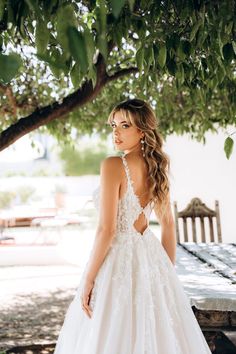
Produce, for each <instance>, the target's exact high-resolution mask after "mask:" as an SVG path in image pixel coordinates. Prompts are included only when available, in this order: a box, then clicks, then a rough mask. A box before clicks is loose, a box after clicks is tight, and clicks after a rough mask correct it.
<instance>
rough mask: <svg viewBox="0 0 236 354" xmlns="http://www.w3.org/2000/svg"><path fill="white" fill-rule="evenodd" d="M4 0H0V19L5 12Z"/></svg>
mask: <svg viewBox="0 0 236 354" xmlns="http://www.w3.org/2000/svg"><path fill="white" fill-rule="evenodd" d="M5 5H6V0H0V21H1V20H2V19H3V16H4V12H5Z"/></svg>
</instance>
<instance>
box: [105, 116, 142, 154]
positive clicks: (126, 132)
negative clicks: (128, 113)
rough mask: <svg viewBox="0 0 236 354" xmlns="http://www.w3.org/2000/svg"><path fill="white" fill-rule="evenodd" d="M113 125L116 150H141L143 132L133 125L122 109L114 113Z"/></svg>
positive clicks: (126, 151)
mask: <svg viewBox="0 0 236 354" xmlns="http://www.w3.org/2000/svg"><path fill="white" fill-rule="evenodd" d="M111 127H112V133H113V134H112V135H113V142H114V145H115V148H116V150H120V151H124V152H125V153H128V152H130V151H133V150H138V151H139V150H140V151H141V144H140V140H141V138H142V136H143V133H142V132H141V131H140V130H139V129H138V128H137V127H135V126H133V125H131V123H129V122H128V121H127V119H126V118H125V117H123V115H122V113H121V112H120V111H118V112H116V113H115V114H114V116H113V120H112V121H111Z"/></svg>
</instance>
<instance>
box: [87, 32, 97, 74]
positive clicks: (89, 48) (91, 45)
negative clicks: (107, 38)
mask: <svg viewBox="0 0 236 354" xmlns="http://www.w3.org/2000/svg"><path fill="white" fill-rule="evenodd" d="M84 40H85V45H86V52H87V58H88V63H89V68H91V67H92V66H93V56H94V53H95V43H94V40H93V35H92V33H91V32H90V31H89V29H88V28H86V29H85V30H84Z"/></svg>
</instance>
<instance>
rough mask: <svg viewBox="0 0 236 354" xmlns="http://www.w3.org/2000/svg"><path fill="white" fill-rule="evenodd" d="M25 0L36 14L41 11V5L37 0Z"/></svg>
mask: <svg viewBox="0 0 236 354" xmlns="http://www.w3.org/2000/svg"><path fill="white" fill-rule="evenodd" d="M25 2H26V3H27V5H28V6H29V8H30V10H31V11H34V12H35V13H36V14H38V13H39V7H38V4H37V1H36V0H25Z"/></svg>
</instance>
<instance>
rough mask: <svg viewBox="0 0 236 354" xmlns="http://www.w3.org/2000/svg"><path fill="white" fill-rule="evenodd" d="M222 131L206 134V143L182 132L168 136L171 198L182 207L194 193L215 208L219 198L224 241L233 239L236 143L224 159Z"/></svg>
mask: <svg viewBox="0 0 236 354" xmlns="http://www.w3.org/2000/svg"><path fill="white" fill-rule="evenodd" d="M225 137H226V136H225V134H223V133H222V132H219V133H218V134H211V133H209V134H207V135H206V145H203V144H202V143H198V142H196V141H193V140H191V139H190V137H188V136H187V135H185V136H176V135H172V136H170V137H168V138H167V140H166V143H165V151H166V152H167V153H168V155H169V157H170V159H171V199H172V201H174V200H177V202H178V210H182V209H183V208H184V207H185V206H186V205H187V204H188V202H189V201H190V200H191V198H193V197H199V198H200V199H202V201H203V202H204V203H205V204H206V205H207V206H208V207H210V208H212V209H214V203H215V199H218V200H219V206H220V215H221V227H222V238H223V242H236V146H235V147H234V151H233V154H232V155H231V157H230V159H229V160H227V158H226V156H225V153H224V149H223V146H224V140H225Z"/></svg>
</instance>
